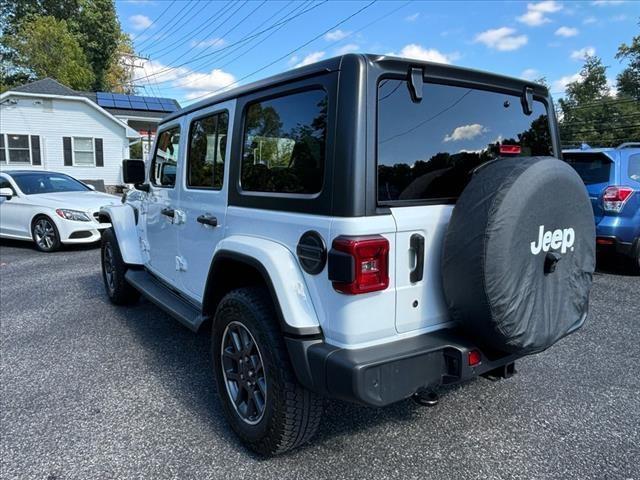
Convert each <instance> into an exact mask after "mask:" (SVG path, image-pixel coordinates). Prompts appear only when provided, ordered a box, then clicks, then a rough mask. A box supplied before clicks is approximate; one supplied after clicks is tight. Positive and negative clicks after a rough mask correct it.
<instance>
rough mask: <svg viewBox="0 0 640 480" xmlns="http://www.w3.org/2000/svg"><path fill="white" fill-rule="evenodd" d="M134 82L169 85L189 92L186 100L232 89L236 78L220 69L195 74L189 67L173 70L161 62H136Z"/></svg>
mask: <svg viewBox="0 0 640 480" xmlns="http://www.w3.org/2000/svg"><path fill="white" fill-rule="evenodd" d="M136 63H137V64H138V65H139V66H140V68H136V69H134V70H135V77H134V82H137V83H142V84H145V83H149V84H151V85H154V84H156V83H158V84H165V83H166V84H169V85H170V86H171V87H173V88H179V89H183V90H187V94H186V95H185V98H188V99H193V98H195V97H199V96H202V95H204V94H206V93H207V92H216V91H221V90H224V89H226V88H230V87H231V86H232V84H233V83H235V81H236V78H235V77H234V76H233V75H232V74H231V73H228V72H225V71H223V70H220V69H218V68H216V69H214V70H211V71H210V72H208V73H204V72H195V71H193V70H191V69H189V68H187V67H179V68H171V67H167V65H164V64H162V63H160V62H154V61H145V60H140V61H137V62H136Z"/></svg>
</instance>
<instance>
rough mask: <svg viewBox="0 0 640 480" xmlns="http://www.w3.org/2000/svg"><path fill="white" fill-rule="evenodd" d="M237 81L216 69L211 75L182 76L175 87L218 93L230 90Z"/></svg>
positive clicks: (193, 73)
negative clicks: (226, 89)
mask: <svg viewBox="0 0 640 480" xmlns="http://www.w3.org/2000/svg"><path fill="white" fill-rule="evenodd" d="M235 81H236V78H235V77H234V76H233V75H231V74H230V73H228V72H225V71H223V70H220V69H219V68H215V69H213V70H211V72H209V73H200V72H192V73H190V74H188V75H186V76H181V77H180V78H179V79H177V80H176V81H175V83H174V86H176V87H178V88H186V89H188V90H205V91H217V90H223V89H225V88H229V87H230V86H231V84H233V83H234V82H235Z"/></svg>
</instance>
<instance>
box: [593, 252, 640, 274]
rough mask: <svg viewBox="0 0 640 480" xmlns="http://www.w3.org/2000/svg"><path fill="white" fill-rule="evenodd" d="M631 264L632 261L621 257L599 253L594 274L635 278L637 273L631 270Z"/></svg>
mask: <svg viewBox="0 0 640 480" xmlns="http://www.w3.org/2000/svg"><path fill="white" fill-rule="evenodd" d="M631 262H632V260H630V259H628V258H626V257H623V256H622V255H616V254H606V253H600V254H598V256H597V260H596V274H604V273H606V274H610V275H621V276H625V277H636V276H638V272H635V271H634V270H633V267H632V265H631Z"/></svg>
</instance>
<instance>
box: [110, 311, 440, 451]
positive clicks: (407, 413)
mask: <svg viewBox="0 0 640 480" xmlns="http://www.w3.org/2000/svg"><path fill="white" fill-rule="evenodd" d="M127 310H128V311H127V314H126V315H121V316H119V317H118V318H119V320H120V322H121V323H122V324H123V325H124V326H125V327H127V328H128V329H129V330H130V332H131V333H132V334H133V335H134V336H135V338H136V339H137V341H138V342H139V344H140V345H141V346H142V347H143V348H144V349H145V350H146V351H147V353H148V354H150V356H151V358H152V363H153V371H154V374H155V375H158V376H159V377H160V378H162V385H163V387H164V388H165V389H167V391H170V394H171V396H172V397H174V398H176V399H178V400H179V401H180V402H181V403H182V404H183V405H184V406H185V407H186V408H187V409H188V410H189V411H190V412H191V413H192V414H193V415H196V416H197V418H198V420H199V422H198V423H199V424H201V425H206V426H207V427H208V429H209V430H210V434H211V435H214V436H217V437H220V438H223V439H224V441H225V442H228V444H229V445H232V446H233V448H234V449H235V450H237V451H239V452H241V453H243V454H244V455H247V456H248V457H250V458H251V459H253V460H255V461H268V460H269V459H268V458H263V457H261V456H259V455H257V454H255V453H254V452H252V451H250V450H249V449H247V448H246V447H245V446H244V445H243V444H242V443H241V442H240V441H239V440H238V438H237V437H236V435H235V434H234V433H233V431H232V430H231V428H230V427H229V426H228V424H227V423H226V420H225V418H224V414H223V412H222V407H221V405H220V402H219V400H218V397H217V389H216V386H215V382H214V378H213V370H212V360H211V354H210V334H211V328H210V326H205V327H203V328H202V329H201V330H200V331H199V332H198V333H196V334H194V333H192V332H191V331H189V330H188V329H187V328H185V327H183V326H182V325H180V324H179V323H178V322H177V321H176V320H174V319H173V318H171V317H169V316H168V315H166V314H165V313H164V312H162V311H161V310H160V309H159V308H157V307H156V306H155V305H153V304H151V303H150V302H148V301H146V300H144V299H141V300H140V301H139V303H137V304H136V305H134V306H132V307H127ZM450 391H451V389H446V390H443V391H441V392H440V393H441V395H444V396H446V395H447V394H448V393H449V392H450ZM422 408H424V407H420V406H418V405H417V404H415V403H414V402H413V401H411V400H406V401H403V402H399V403H397V404H394V405H391V406H389V407H386V408H382V409H380V408H368V407H363V406H359V405H354V404H350V403H346V402H341V401H337V400H325V415H324V417H323V421H322V424H321V426H320V430H319V432H318V435H316V437H315V438H314V439H313V440H312V442H311V443H310V444H309V445H306V446H303V447H302V448H300V449H298V450H295V451H293V452H290V453H288V454H285V456H289V455H296V454H297V453H298V452H304V451H305V450H306V449H308V448H313V446H314V445H322V446H323V447H324V448H329V449H332V450H334V449H338V450H340V449H341V448H342V447H341V445H342V442H341V441H340V437H341V436H344V437H345V441H347V440H348V436H351V435H353V434H354V433H356V432H366V431H367V430H369V429H370V428H373V427H376V428H379V427H380V426H381V425H384V424H387V423H390V424H400V423H406V422H411V421H413V420H415V417H416V415H417V413H418V411H419V410H420V409H422Z"/></svg>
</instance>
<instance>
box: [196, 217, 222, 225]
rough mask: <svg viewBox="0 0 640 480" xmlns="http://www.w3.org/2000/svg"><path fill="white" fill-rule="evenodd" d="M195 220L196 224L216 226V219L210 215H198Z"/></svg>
mask: <svg viewBox="0 0 640 480" xmlns="http://www.w3.org/2000/svg"><path fill="white" fill-rule="evenodd" d="M196 220H197V221H198V223H202V224H203V225H210V226H212V227H217V226H218V219H217V218H216V217H213V216H211V215H200V216H199V217H198V218H196Z"/></svg>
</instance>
